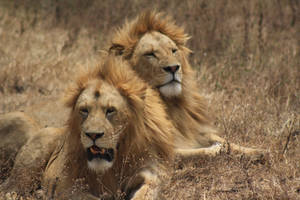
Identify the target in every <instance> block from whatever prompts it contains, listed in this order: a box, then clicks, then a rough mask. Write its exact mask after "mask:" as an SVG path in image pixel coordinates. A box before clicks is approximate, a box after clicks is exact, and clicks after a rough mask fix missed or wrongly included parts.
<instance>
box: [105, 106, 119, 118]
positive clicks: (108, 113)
mask: <svg viewBox="0 0 300 200" xmlns="http://www.w3.org/2000/svg"><path fill="white" fill-rule="evenodd" d="M116 112H117V110H116V109H115V108H114V107H110V108H107V109H106V113H105V115H106V118H109V117H111V116H112V115H114V114H115V113H116Z"/></svg>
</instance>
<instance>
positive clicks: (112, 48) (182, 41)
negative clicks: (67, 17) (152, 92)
mask: <svg viewBox="0 0 300 200" xmlns="http://www.w3.org/2000/svg"><path fill="white" fill-rule="evenodd" d="M151 31H157V32H160V33H162V34H164V35H166V36H168V37H169V38H170V39H171V40H173V41H174V42H175V44H176V45H177V47H178V48H179V49H180V50H181V51H180V58H181V66H182V70H183V82H182V86H183V89H182V94H181V95H180V96H179V97H176V98H165V97H163V96H162V98H163V100H164V102H165V103H166V106H167V111H168V115H169V116H170V118H171V119H172V121H173V122H174V125H175V126H176V128H177V129H178V130H180V133H181V134H182V135H183V136H184V137H185V138H186V139H188V140H190V139H192V140H197V142H198V144H199V145H200V146H199V147H204V146H210V145H211V144H213V143H214V142H213V141H211V139H210V134H211V133H216V132H217V131H216V130H215V129H214V128H213V126H212V125H211V119H210V117H209V115H208V114H207V105H206V102H205V100H204V99H203V97H201V95H200V94H199V86H197V82H196V77H195V75H196V73H195V72H194V70H193V69H192V68H191V66H190V64H189V62H188V60H187V58H188V55H189V53H190V52H191V51H190V50H189V49H188V48H187V47H186V42H187V41H188V39H189V38H190V37H189V36H188V35H187V34H186V33H185V32H184V28H183V27H180V26H178V25H176V24H175V22H174V21H173V20H172V18H171V17H169V16H167V15H165V14H163V13H158V12H156V11H147V12H144V13H142V14H141V15H139V16H138V17H137V18H135V19H133V20H132V21H130V22H128V21H126V22H125V24H124V25H123V26H122V27H121V28H119V29H117V30H116V31H115V33H114V34H113V35H112V39H111V41H110V43H109V47H108V49H109V53H110V54H114V55H120V56H122V57H123V58H125V59H127V60H129V62H130V58H131V55H132V53H133V52H134V50H135V46H136V45H137V43H138V42H139V40H140V38H141V37H142V36H143V35H144V34H146V33H147V32H151ZM190 141H191V140H190Z"/></svg>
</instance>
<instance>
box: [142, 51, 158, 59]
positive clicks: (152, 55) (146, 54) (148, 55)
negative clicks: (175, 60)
mask: <svg viewBox="0 0 300 200" xmlns="http://www.w3.org/2000/svg"><path fill="white" fill-rule="evenodd" d="M144 56H147V57H154V58H156V55H155V53H154V52H153V51H152V52H148V53H145V54H144Z"/></svg>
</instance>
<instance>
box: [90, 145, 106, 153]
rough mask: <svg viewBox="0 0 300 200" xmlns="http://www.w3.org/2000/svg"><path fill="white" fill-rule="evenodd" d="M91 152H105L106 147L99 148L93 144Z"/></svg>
mask: <svg viewBox="0 0 300 200" xmlns="http://www.w3.org/2000/svg"><path fill="white" fill-rule="evenodd" d="M90 149H91V152H92V154H98V153H99V154H104V153H105V149H103V148H101V149H100V148H99V147H97V146H95V145H94V146H92V147H91V148H90Z"/></svg>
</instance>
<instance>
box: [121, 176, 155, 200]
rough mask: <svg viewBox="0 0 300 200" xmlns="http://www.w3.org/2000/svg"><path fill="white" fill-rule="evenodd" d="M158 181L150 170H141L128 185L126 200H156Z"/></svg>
mask: <svg viewBox="0 0 300 200" xmlns="http://www.w3.org/2000/svg"><path fill="white" fill-rule="evenodd" d="M159 185H160V179H159V178H158V175H156V174H155V173H154V172H152V171H151V170H143V171H142V172H140V173H139V174H138V175H137V176H135V177H134V178H133V179H132V180H131V181H130V182H129V184H128V187H127V190H126V198H125V199H130V200H155V199H158V196H159V195H158V190H159Z"/></svg>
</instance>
